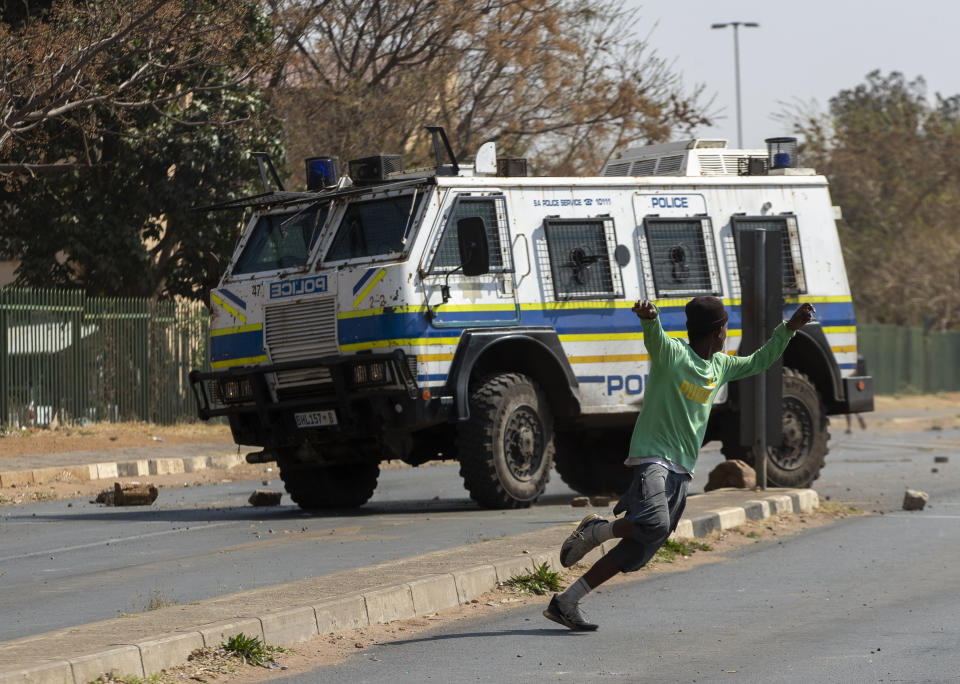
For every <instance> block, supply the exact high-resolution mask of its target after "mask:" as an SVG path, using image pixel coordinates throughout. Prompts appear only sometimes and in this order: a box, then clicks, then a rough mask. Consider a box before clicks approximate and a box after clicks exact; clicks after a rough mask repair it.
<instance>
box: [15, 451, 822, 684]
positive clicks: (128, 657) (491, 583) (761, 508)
mask: <svg viewBox="0 0 960 684" xmlns="http://www.w3.org/2000/svg"><path fill="white" fill-rule="evenodd" d="M161 460H178V459H161ZM819 505H820V499H819V496H818V495H817V493H816V492H815V491H813V490H811V489H806V490H786V491H783V493H778V494H770V495H766V496H763V495H760V496H758V498H757V499H752V500H750V501H747V502H746V503H744V504H743V505H739V506H729V507H722V508H718V509H716V510H713V511H710V512H707V513H702V514H700V515H697V516H694V517H692V518H683V519H682V520H681V521H680V525H679V526H678V527H677V530H676V532H674V534H673V537H674V538H679V539H692V538H696V537H704V536H706V535H708V534H709V533H710V532H714V531H723V530H729V529H731V528H734V527H737V526H738V525H742V524H743V523H744V522H745V521H746V520H762V519H764V518H767V517H770V516H772V515H777V514H780V513H809V512H810V511H812V510H813V509H815V508H817V507H818V506H819ZM615 545H616V541H615V540H611V541H607V542H604V544H603V545H602V547H600V548H598V549H594V550H593V551H591V552H590V553H589V554H587V556H586V558H585V559H584V561H585V562H587V563H591V562H593V561H595V560H596V559H598V558H600V556H601V555H602V554H603V553H606V552H607V551H609V550H610V549H611V548H613V547H614V546H615ZM542 563H547V564H548V565H550V567H553V568H560V554H559V549H552V550H539V551H533V550H531V551H530V552H529V553H524V554H523V555H520V556H512V557H508V558H499V559H495V560H491V561H490V562H489V563H486V564H483V565H477V566H473V567H468V568H464V569H462V570H456V571H453V572H450V573H440V574H432V575H426V576H423V577H419V578H416V579H413V580H409V581H407V582H404V583H402V584H396V585H392V586H382V587H376V588H374V589H371V590H368V591H365V592H362V593H354V594H348V595H346V596H343V597H341V598H337V599H334V600H329V601H324V602H322V603H316V604H313V603H312V602H310V603H309V604H308V605H303V606H300V607H295V608H286V609H284V610H280V611H276V612H269V613H265V614H263V615H259V616H244V617H238V618H236V619H234V620H231V621H226V622H218V623H211V624H205V625H197V626H195V627H194V628H192V629H188V630H180V631H178V632H177V633H174V634H164V635H159V636H156V637H154V638H152V639H150V640H144V641H140V642H138V643H136V644H110V645H109V646H108V647H107V648H105V649H104V650H103V651H100V652H97V653H91V654H88V655H84V656H81V657H76V658H72V659H67V660H62V659H61V660H55V661H50V662H48V663H45V664H43V665H31V666H28V667H24V668H21V669H16V670H7V671H5V672H0V684H13V683H14V682H17V683H18V684H27V683H29V684H64V683H67V684H88V682H90V681H91V680H92V679H95V678H97V677H98V676H100V675H101V674H104V673H108V672H110V673H113V674H115V675H137V676H140V677H144V676H149V675H150V674H153V673H155V672H159V671H160V670H161V669H164V668H169V667H174V666H176V665H182V664H183V663H185V662H186V659H187V656H188V655H189V654H190V652H191V651H192V650H193V649H195V648H200V647H201V646H219V645H220V643H221V642H223V641H225V640H226V639H228V638H229V637H231V636H233V635H235V634H238V633H241V632H242V633H243V634H245V635H247V636H255V637H257V638H259V639H261V640H263V641H264V642H265V643H268V644H271V645H275V646H293V645H295V644H297V643H300V642H303V641H308V640H310V639H313V638H315V637H317V636H319V635H322V634H329V633H334V632H339V631H345V630H348V629H354V628H357V627H366V626H369V625H375V624H382V623H387V622H392V621H394V620H402V619H405V618H410V617H415V616H423V615H432V614H433V613H436V612H437V611H439V610H443V609H446V608H455V607H457V606H460V605H465V604H469V603H470V602H471V601H472V600H474V599H475V598H476V597H477V596H480V595H481V594H484V593H486V592H488V591H491V590H492V589H494V588H496V587H497V585H498V583H501V582H505V581H507V580H508V579H510V578H511V577H514V576H516V575H518V574H522V573H523V572H527V571H532V570H534V569H535V567H536V566H538V565H540V564H542Z"/></svg>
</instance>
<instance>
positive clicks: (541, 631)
mask: <svg viewBox="0 0 960 684" xmlns="http://www.w3.org/2000/svg"><path fill="white" fill-rule="evenodd" d="M544 619H546V618H544ZM584 634H589V632H574V631H571V630H569V629H567V628H565V627H556V628H550V627H535V628H531V629H501V630H492V631H489V632H458V633H456V634H436V635H434V636H427V637H420V638H419V639H402V640H399V641H385V642H383V645H384V646H406V645H408V644H420V643H429V642H431V641H446V640H450V639H487V640H489V639H491V638H496V637H515V636H519V637H548V636H578V637H579V636H582V635H584Z"/></svg>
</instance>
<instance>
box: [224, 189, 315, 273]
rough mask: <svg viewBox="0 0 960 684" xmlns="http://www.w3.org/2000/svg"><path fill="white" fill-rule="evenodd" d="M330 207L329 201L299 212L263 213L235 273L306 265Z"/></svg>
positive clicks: (235, 267)
mask: <svg viewBox="0 0 960 684" xmlns="http://www.w3.org/2000/svg"><path fill="white" fill-rule="evenodd" d="M329 207H330V204H329V203H324V204H322V205H320V206H319V207H310V208H309V209H308V210H306V211H301V212H300V213H289V214H269V215H265V216H261V217H260V218H259V219H258V220H257V223H256V225H255V226H254V227H253V233H252V234H251V235H250V239H249V240H247V244H246V246H245V247H244V248H243V252H242V253H241V254H240V258H239V259H237V263H236V265H235V266H234V267H233V272H234V274H237V273H257V272H259V271H275V270H277V269H281V268H292V267H294V266H303V265H305V264H306V263H307V257H308V256H309V255H310V250H312V249H313V246H314V244H316V242H317V238H318V237H319V236H320V231H321V230H322V229H323V222H324V221H325V220H326V218H327V210H328V209H329Z"/></svg>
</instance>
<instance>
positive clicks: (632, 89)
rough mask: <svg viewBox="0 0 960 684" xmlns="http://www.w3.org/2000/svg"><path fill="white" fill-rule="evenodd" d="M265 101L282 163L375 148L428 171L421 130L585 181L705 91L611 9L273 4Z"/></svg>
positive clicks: (588, 0) (441, 0)
mask: <svg viewBox="0 0 960 684" xmlns="http://www.w3.org/2000/svg"><path fill="white" fill-rule="evenodd" d="M269 5H270V8H271V12H272V16H273V18H274V20H275V22H276V23H277V25H278V28H279V32H280V34H281V38H280V40H279V41H278V60H277V62H276V63H275V67H274V71H273V73H272V74H271V76H270V78H269V85H270V88H271V98H272V99H273V101H274V102H276V103H277V104H278V107H279V108H281V109H283V111H284V112H285V115H286V118H287V122H288V124H287V137H288V140H289V150H288V152H289V154H290V158H291V159H298V158H300V157H305V156H309V155H310V154H315V153H318V152H322V153H326V154H335V155H338V156H339V157H341V159H348V158H352V157H356V156H360V155H363V154H369V153H373V152H376V151H378V150H383V151H397V150H401V151H403V152H404V154H405V163H407V164H408V165H418V164H424V163H428V162H429V161H430V159H431V150H430V148H429V146H428V142H427V140H428V138H427V136H426V135H425V134H424V133H423V130H422V126H423V125H424V124H426V123H439V124H442V125H444V126H445V127H446V129H447V131H448V134H449V136H450V138H451V142H452V144H453V145H454V146H455V150H456V151H457V154H458V156H462V155H464V154H470V153H473V152H475V151H476V149H477V147H479V145H480V144H482V143H483V142H486V141H487V140H494V141H496V142H497V143H498V147H499V149H500V150H501V152H502V153H503V154H507V155H528V156H531V157H532V159H533V162H534V166H535V170H536V171H537V172H539V173H550V174H558V173H561V174H569V173H582V172H587V173H595V172H597V171H598V170H599V168H600V166H601V165H602V163H603V162H604V161H605V160H606V159H607V158H608V157H609V156H610V154H611V153H612V151H613V150H615V149H618V148H622V147H624V146H626V145H628V144H636V143H641V142H647V141H658V140H664V139H666V138H667V137H668V136H669V135H670V134H671V132H672V130H673V129H675V128H680V129H690V128H692V127H694V126H696V125H699V124H702V123H707V122H708V121H707V109H708V107H709V103H707V104H704V103H702V102H701V96H702V90H701V89H699V88H695V89H693V90H692V91H691V92H689V93H688V92H685V91H684V89H683V87H682V83H681V80H680V77H679V75H678V74H677V73H676V72H675V71H674V70H673V69H672V67H671V65H670V64H668V63H667V62H665V61H664V60H663V59H661V58H659V57H658V56H657V55H655V54H654V53H653V52H652V51H651V50H650V49H649V48H648V46H646V45H645V44H644V42H643V41H642V40H640V39H639V38H638V36H637V34H636V33H635V30H636V29H635V27H637V26H640V25H642V22H640V17H639V14H638V12H637V11H633V10H626V9H623V8H622V7H621V3H619V2H617V1H616V0H562V1H560V2H557V0H389V1H388V0H326V2H322V3H308V2H300V1H297V0H286V1H284V0H270V2H269Z"/></svg>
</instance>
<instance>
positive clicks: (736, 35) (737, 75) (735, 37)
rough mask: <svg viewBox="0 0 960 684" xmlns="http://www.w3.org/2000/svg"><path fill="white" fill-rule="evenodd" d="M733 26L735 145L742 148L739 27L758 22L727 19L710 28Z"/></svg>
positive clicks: (755, 24) (750, 25)
mask: <svg viewBox="0 0 960 684" xmlns="http://www.w3.org/2000/svg"><path fill="white" fill-rule="evenodd" d="M728 26H732V27H733V69H734V76H735V78H736V83H737V147H738V148H740V149H743V119H742V115H741V113H740V37H739V35H740V34H739V29H740V27H741V26H743V27H744V28H759V27H760V24H758V23H756V22H753V21H728V22H727V23H725V24H713V25H712V26H710V28H714V29H723V28H727V27H728Z"/></svg>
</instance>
